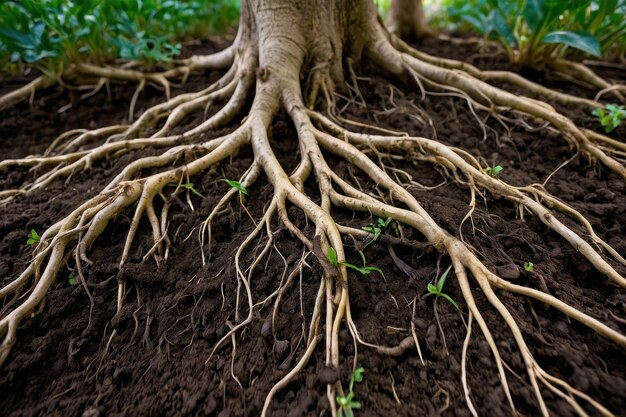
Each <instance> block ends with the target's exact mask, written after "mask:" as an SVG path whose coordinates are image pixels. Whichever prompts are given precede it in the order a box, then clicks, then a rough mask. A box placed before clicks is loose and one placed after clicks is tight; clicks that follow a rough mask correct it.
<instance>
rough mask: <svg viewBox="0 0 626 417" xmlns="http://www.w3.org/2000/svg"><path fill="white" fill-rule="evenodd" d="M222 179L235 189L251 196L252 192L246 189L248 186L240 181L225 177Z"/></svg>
mask: <svg viewBox="0 0 626 417" xmlns="http://www.w3.org/2000/svg"><path fill="white" fill-rule="evenodd" d="M222 181H224V182H225V183H226V184H228V185H230V186H231V187H233V188H234V189H235V190H237V191H239V192H240V193H241V194H243V195H246V196H250V194H248V190H246V187H244V186H243V185H242V184H241V183H240V182H239V181H233V180H227V179H223V180H222Z"/></svg>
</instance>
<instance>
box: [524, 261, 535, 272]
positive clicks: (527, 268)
mask: <svg viewBox="0 0 626 417" xmlns="http://www.w3.org/2000/svg"><path fill="white" fill-rule="evenodd" d="M534 270H535V264H534V263H532V262H524V271H526V272H529V273H532V272H533V271H534Z"/></svg>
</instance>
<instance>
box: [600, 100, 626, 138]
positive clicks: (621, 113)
mask: <svg viewBox="0 0 626 417" xmlns="http://www.w3.org/2000/svg"><path fill="white" fill-rule="evenodd" d="M591 114H593V115H594V116H596V117H597V118H598V120H599V121H600V124H601V125H602V126H604V131H605V132H606V133H609V132H612V131H613V130H614V129H615V128H616V127H617V126H619V125H620V123H621V122H622V119H624V117H626V108H625V107H624V106H616V105H615V104H607V105H606V106H605V108H603V109H595V110H594V111H593V112H591Z"/></svg>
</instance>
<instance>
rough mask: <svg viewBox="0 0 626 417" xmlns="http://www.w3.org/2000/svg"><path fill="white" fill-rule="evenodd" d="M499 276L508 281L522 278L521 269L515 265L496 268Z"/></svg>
mask: <svg viewBox="0 0 626 417" xmlns="http://www.w3.org/2000/svg"><path fill="white" fill-rule="evenodd" d="M496 270H497V271H498V275H499V276H500V277H501V278H503V279H506V280H516V279H518V278H519V276H520V270H519V267H518V266H517V265H515V264H507V265H502V266H499V267H497V268H496Z"/></svg>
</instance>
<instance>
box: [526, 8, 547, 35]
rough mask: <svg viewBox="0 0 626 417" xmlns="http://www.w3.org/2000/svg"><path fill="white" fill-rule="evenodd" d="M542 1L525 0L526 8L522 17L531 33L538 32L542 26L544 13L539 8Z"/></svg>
mask: <svg viewBox="0 0 626 417" xmlns="http://www.w3.org/2000/svg"><path fill="white" fill-rule="evenodd" d="M542 1H543V0H526V6H525V7H524V11H523V12H522V15H523V16H524V20H526V24H527V25H528V27H529V28H530V30H531V31H532V32H538V31H539V29H540V28H541V26H542V25H543V20H544V13H543V9H542V7H541V2H542Z"/></svg>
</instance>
